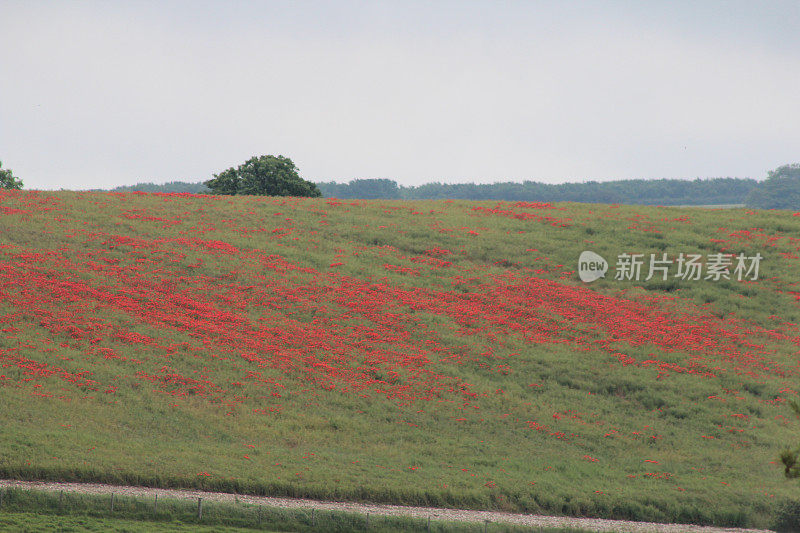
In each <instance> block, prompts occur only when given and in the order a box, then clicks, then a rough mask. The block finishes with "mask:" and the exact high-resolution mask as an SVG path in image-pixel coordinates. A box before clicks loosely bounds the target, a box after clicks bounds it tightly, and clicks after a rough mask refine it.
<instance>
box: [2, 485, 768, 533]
mask: <svg viewBox="0 0 800 533" xmlns="http://www.w3.org/2000/svg"><path fill="white" fill-rule="evenodd" d="M0 489H20V490H36V491H44V492H59V491H63V492H65V493H79V494H92V495H110V494H114V495H118V496H125V497H133V498H155V497H156V496H158V499H159V500H162V499H165V498H166V499H177V500H197V499H198V498H201V499H202V500H203V501H206V502H223V503H244V504H250V505H260V506H264V507H274V508H281V509H316V510H320V511H338V512H346V513H357V514H368V515H370V516H393V517H410V518H419V519H428V518H430V519H431V520H443V521H449V522H471V523H487V522H488V523H502V524H510V525H516V526H524V527H535V528H576V529H582V530H586V531H596V532H628V533H768V532H769V530H764V529H742V528H725V527H714V526H698V525H690V524H660V523H655V522H632V521H627V520H609V519H601V518H576V517H568V516H547V515H529V514H515V513H504V512H498V511H474V510H461V509H442V508H435V507H408V506H402V505H387V504H373V503H355V502H335V501H322V500H310V499H294V498H278V497H271V496H249V495H240V494H231V493H227V492H206V491H200V490H183V489H160V488H151V487H137V486H129V485H108V484H102V483H63V482H52V481H20V480H13V479H0Z"/></svg>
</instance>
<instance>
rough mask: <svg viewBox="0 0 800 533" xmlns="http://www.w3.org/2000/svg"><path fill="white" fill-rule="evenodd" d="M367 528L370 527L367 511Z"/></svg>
mask: <svg viewBox="0 0 800 533" xmlns="http://www.w3.org/2000/svg"><path fill="white" fill-rule="evenodd" d="M365 529H369V513H367V527H366V528H365Z"/></svg>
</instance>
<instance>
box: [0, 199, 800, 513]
mask: <svg viewBox="0 0 800 533" xmlns="http://www.w3.org/2000/svg"><path fill="white" fill-rule="evenodd" d="M799 236H800V216H798V215H796V214H794V213H791V212H786V211H770V212H753V211H747V210H744V209H728V210H707V209H698V208H655V207H625V206H619V205H597V204H544V203H536V202H532V203H525V202H517V203H500V204H498V203H497V202H467V201H415V202H402V201H382V200H375V201H368V202H367V201H349V200H348V201H340V200H326V199H318V200H308V199H292V198H262V197H232V198H231V197H211V196H191V195H186V194H144V193H72V192H58V193H43V192H42V193H37V192H28V191H11V192H9V191H4V192H0V405H2V409H0V427H2V428H3V431H2V432H0V475H2V476H14V477H22V478H48V479H69V480H93V481H107V482H124V483H132V484H147V485H156V486H186V487H201V488H214V489H221V490H227V491H236V492H238V493H244V492H250V493H255V494H274V495H291V496H308V497H320V498H342V499H354V500H359V499H361V500H371V501H381V502H393V503H406V504H424V505H442V506H465V507H472V508H495V509H504V510H514V511H528V512H547V513H559V514H573V515H590V516H602V517H616V518H630V519H639V520H656V521H692V522H701V523H715V524H721V525H750V526H765V525H769V524H770V523H771V520H773V517H774V515H775V513H776V510H777V508H778V506H779V505H780V504H781V503H782V502H784V501H786V500H790V499H794V498H796V496H797V494H798V490H799V489H800V487H798V486H797V484H796V483H795V482H790V481H785V480H784V479H783V477H782V471H783V467H782V465H781V464H779V463H780V461H779V460H778V455H779V453H780V451H781V450H782V449H783V448H784V447H785V446H786V445H787V443H793V442H795V441H796V440H800V439H797V438H796V437H798V436H800V435H798V434H800V431H798V425H797V423H796V422H795V420H794V418H793V417H792V416H791V415H790V409H789V408H788V406H787V402H788V401H789V400H791V399H794V398H795V397H796V396H797V394H798V393H797V390H798V351H799V350H800V348H799V347H798V345H800V332H798V326H797V325H798V322H800V306H799V305H798V304H799V303H800V302H799V301H798V300H800V288H798V283H800V268H798V267H800V238H798V237H799ZM584 250H593V251H595V252H597V253H599V254H600V255H601V256H603V257H605V258H606V259H607V260H608V261H609V263H611V271H610V272H609V275H608V276H607V277H606V278H605V279H601V280H599V281H597V282H595V283H592V284H584V283H582V282H581V281H580V280H579V279H578V275H577V273H576V268H577V261H578V256H579V255H580V253H581V252H582V251H584ZM621 253H642V254H646V256H645V259H647V258H648V257H649V254H651V253H652V254H657V257H659V258H660V257H661V254H664V253H666V254H667V257H668V258H670V259H673V260H674V259H676V258H677V257H678V255H679V254H680V253H684V254H690V253H692V254H701V255H702V256H703V258H704V259H703V261H709V260H710V259H709V258H708V256H709V255H711V254H716V253H733V254H739V253H743V254H745V255H746V256H753V255H755V254H756V253H760V254H761V255H762V256H763V260H762V261H761V264H760V273H759V277H758V279H757V280H744V281H738V280H736V276H733V275H732V276H730V277H731V278H732V279H719V280H714V279H699V280H682V279H676V278H675V277H674V274H675V272H676V270H674V269H673V270H672V271H671V272H670V277H669V279H668V280H666V281H664V280H661V279H660V276H655V277H654V278H653V279H651V280H650V281H647V282H645V281H638V282H637V281H635V280H615V279H614V276H613V270H614V265H615V263H616V258H617V256H618V255H619V254H621ZM707 266H708V265H707V264H706V267H707ZM647 268H648V265H647V264H645V266H644V271H643V275H642V279H643V278H644V277H646V276H645V274H646V271H647ZM731 270H733V267H731Z"/></svg>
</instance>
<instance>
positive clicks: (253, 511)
mask: <svg viewBox="0 0 800 533" xmlns="http://www.w3.org/2000/svg"><path fill="white" fill-rule="evenodd" d="M0 493H1V494H0V531H14V532H21V531H43V530H56V529H57V530H59V531H67V532H68V531H98V532H104V531H110V530H114V531H130V532H137V531H142V532H145V531H146V532H150V531H156V532H162V531H163V532H182V531H187V532H188V531H191V532H195V531H198V532H201V533H202V532H205V531H208V532H211V531H214V532H226V531H231V532H232V531H243V530H247V531H293V532H305V531H308V532H312V531H330V532H337V531H341V532H352V531H371V532H376V533H395V532H397V533H400V532H407V533H413V532H415V531H417V532H434V533H473V532H474V533H477V532H483V531H484V527H486V531H489V532H491V533H517V532H520V533H521V532H523V531H524V532H526V533H530V532H538V533H570V532H573V533H580V531H582V530H578V529H572V528H570V529H567V528H529V527H524V528H523V527H520V526H514V525H509V524H501V523H493V524H491V525H488V524H487V525H484V524H475V523H465V522H447V521H442V520H430V522H429V521H428V520H427V519H421V518H410V517H396V516H380V515H378V516H376V515H372V516H369V517H368V516H367V515H363V514H358V513H345V512H340V511H323V510H315V511H313V512H312V511H311V509H282V508H277V507H267V506H262V505H254V504H250V503H244V502H241V503H219V502H208V501H203V502H200V504H198V502H197V501H196V500H183V499H181V500H178V499H171V498H159V499H158V500H155V499H154V498H143V497H131V496H120V495H119V494H115V495H114V496H113V500H112V496H111V495H110V494H109V495H104V496H101V495H93V494H78V493H70V492H64V493H58V492H45V491H29V490H19V489H0ZM112 502H113V503H112ZM112 506H113V508H112ZM200 506H201V507H202V509H201V511H202V512H201V513H200V514H198V507H200Z"/></svg>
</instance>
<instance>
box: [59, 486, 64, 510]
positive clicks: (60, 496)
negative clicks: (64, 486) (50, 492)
mask: <svg viewBox="0 0 800 533" xmlns="http://www.w3.org/2000/svg"><path fill="white" fill-rule="evenodd" d="M63 508H64V491H63V490H62V491H59V493H58V510H59V511H61V510H62V509H63Z"/></svg>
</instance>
